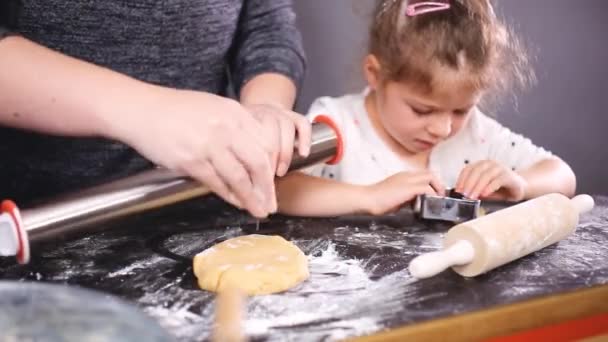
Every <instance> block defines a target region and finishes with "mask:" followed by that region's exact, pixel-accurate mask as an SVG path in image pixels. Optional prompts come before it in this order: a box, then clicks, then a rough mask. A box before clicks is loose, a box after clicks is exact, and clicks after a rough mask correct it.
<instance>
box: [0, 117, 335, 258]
mask: <svg viewBox="0 0 608 342" xmlns="http://www.w3.org/2000/svg"><path fill="white" fill-rule="evenodd" d="M341 155H342V139H341V135H340V132H339V131H338V129H337V127H336V125H335V124H334V123H333V122H332V121H331V119H329V118H328V117H326V116H319V117H317V119H316V120H315V123H313V125H312V142H311V150H310V154H309V156H308V157H306V158H302V157H300V156H299V155H298V154H296V153H294V158H293V160H292V162H291V165H290V167H289V170H290V171H293V170H299V169H302V168H305V167H308V166H312V165H315V164H319V163H323V162H326V163H330V164H333V163H337V162H338V161H339V160H340V158H341ZM209 193H210V190H209V189H208V188H207V187H206V186H204V185H202V184H201V183H199V182H197V181H195V180H192V179H191V178H189V177H187V176H185V175H183V174H179V173H176V172H173V171H170V170H167V169H163V168H157V169H153V170H149V171H145V172H142V173H139V174H136V175H134V176H130V177H127V178H123V179H120V180H117V181H114V182H110V183H107V184H103V185H100V186H96V187H93V188H89V189H86V190H84V191H80V192H76V193H73V194H68V195H66V196H62V197H60V198H57V199H55V200H53V201H50V202H48V204H45V205H41V206H38V207H34V208H28V209H25V210H23V211H21V212H20V211H19V209H18V207H17V206H16V205H15V204H14V203H13V202H12V201H10V200H6V201H4V202H2V205H1V212H0V256H16V257H17V261H18V262H19V263H22V264H25V263H27V262H29V258H30V250H29V247H30V242H37V241H43V240H46V239H52V238H54V237H57V236H60V235H64V234H69V233H74V232H83V231H87V230H92V229H93V228H94V226H93V225H94V224H95V223H100V222H104V221H107V220H109V219H114V218H118V217H122V216H127V215H130V214H134V213H138V212H143V211H147V210H150V209H154V208H159V207H163V206H166V205H170V204H174V203H178V202H181V201H185V200H188V199H192V198H195V197H200V196H204V195H207V194H209Z"/></svg>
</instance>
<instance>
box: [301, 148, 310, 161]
mask: <svg viewBox="0 0 608 342" xmlns="http://www.w3.org/2000/svg"><path fill="white" fill-rule="evenodd" d="M300 155H301V156H302V157H304V158H306V157H308V155H310V146H306V147H304V149H303V150H302V151H301V152H300Z"/></svg>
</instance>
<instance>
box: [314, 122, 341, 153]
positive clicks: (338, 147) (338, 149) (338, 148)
mask: <svg viewBox="0 0 608 342" xmlns="http://www.w3.org/2000/svg"><path fill="white" fill-rule="evenodd" d="M313 122H314V123H322V124H325V125H327V126H329V127H330V128H331V129H332V130H333V131H334V133H335V134H336V154H335V155H334V157H333V158H332V159H330V160H328V161H327V162H325V163H326V164H328V165H335V164H338V163H339V162H340V161H342V157H343V156H344V138H343V137H342V133H340V128H339V127H338V125H336V123H335V122H334V120H332V119H331V118H330V117H329V116H327V115H318V116H317V117H316V118H315V119H314V120H313Z"/></svg>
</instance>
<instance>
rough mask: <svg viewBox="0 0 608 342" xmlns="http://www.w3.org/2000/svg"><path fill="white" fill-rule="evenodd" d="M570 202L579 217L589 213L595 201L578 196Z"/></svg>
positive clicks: (588, 197)
mask: <svg viewBox="0 0 608 342" xmlns="http://www.w3.org/2000/svg"><path fill="white" fill-rule="evenodd" d="M570 201H571V202H572V205H574V207H575V208H576V210H577V211H578V213H579V215H580V214H584V213H586V212H588V211H591V209H593V207H594V206H595V201H594V200H593V197H591V196H589V195H578V196H576V197H574V198H572V199H571V200H570Z"/></svg>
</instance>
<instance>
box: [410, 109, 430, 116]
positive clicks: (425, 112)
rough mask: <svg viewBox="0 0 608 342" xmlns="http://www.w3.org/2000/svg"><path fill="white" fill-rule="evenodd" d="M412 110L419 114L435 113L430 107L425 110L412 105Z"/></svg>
mask: <svg viewBox="0 0 608 342" xmlns="http://www.w3.org/2000/svg"><path fill="white" fill-rule="evenodd" d="M412 110H413V111H414V113H416V114H417V115H429V114H431V113H433V110H430V109H425V110H423V109H420V108H416V107H412Z"/></svg>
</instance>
